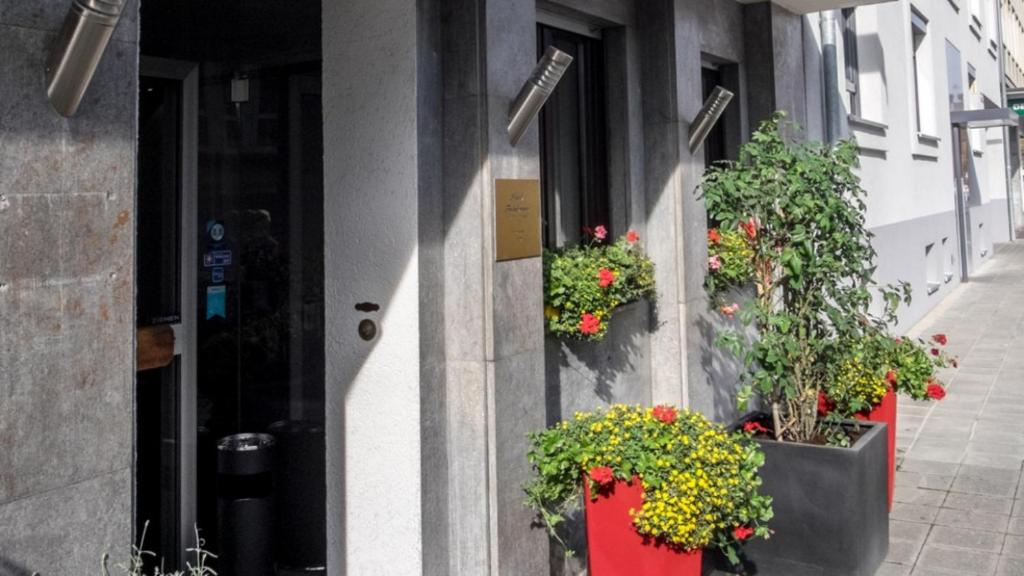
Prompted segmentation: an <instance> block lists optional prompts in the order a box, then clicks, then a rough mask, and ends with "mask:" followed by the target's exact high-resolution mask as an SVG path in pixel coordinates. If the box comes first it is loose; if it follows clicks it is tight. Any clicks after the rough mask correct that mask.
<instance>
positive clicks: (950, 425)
mask: <svg viewBox="0 0 1024 576" xmlns="http://www.w3.org/2000/svg"><path fill="white" fill-rule="evenodd" d="M940 332H941V333H945V334H947V335H948V336H949V340H950V343H949V346H948V350H949V352H950V353H951V354H954V355H956V356H959V358H960V369H959V370H958V371H950V372H949V373H947V374H946V375H944V378H943V379H944V381H945V382H946V383H947V384H948V388H947V392H948V395H947V396H946V398H945V399H944V400H942V401H941V402H936V403H924V402H920V403H919V402H913V401H910V400H907V399H904V398H901V399H900V406H899V416H898V424H897V427H898V431H897V447H898V454H897V462H898V471H897V472H896V494H895V504H894V506H893V511H892V515H891V517H890V549H889V556H888V557H887V559H886V563H885V564H884V565H883V566H882V568H881V569H880V570H879V571H878V573H877V576H931V575H935V576H952V575H957V576H966V575H975V574H976V575H995V576H1010V575H1014V576H1024V483H1022V479H1021V463H1022V462H1024V245H1006V246H1001V247H1000V250H999V252H998V253H997V254H996V255H995V256H994V257H993V259H992V260H991V261H990V262H988V263H987V264H986V265H985V266H984V267H983V269H982V270H981V271H980V273H978V274H977V276H976V277H975V278H974V279H972V281H971V282H970V283H969V284H966V285H963V286H960V287H959V288H958V289H957V291H956V292H955V293H954V294H952V295H951V296H950V297H949V298H947V299H946V301H945V302H943V303H942V304H941V305H940V306H939V307H938V308H937V309H936V310H934V311H933V312H932V313H931V314H929V315H928V316H927V317H926V318H925V319H924V320H922V321H921V322H920V323H919V324H918V325H917V326H915V327H914V329H913V330H912V335H919V336H920V337H922V338H928V337H929V336H930V335H932V334H935V333H940Z"/></svg>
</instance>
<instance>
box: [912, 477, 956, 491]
mask: <svg viewBox="0 0 1024 576" xmlns="http://www.w3.org/2000/svg"><path fill="white" fill-rule="evenodd" d="M953 480H954V477H953V476H945V475H940V474H923V475H922V476H921V478H920V479H919V481H918V483H917V486H918V488H928V489H929V490H949V489H950V487H952V485H953Z"/></svg>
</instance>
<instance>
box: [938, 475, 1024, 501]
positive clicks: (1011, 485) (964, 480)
mask: <svg viewBox="0 0 1024 576" xmlns="http://www.w3.org/2000/svg"><path fill="white" fill-rule="evenodd" d="M950 491H952V492H964V493H967V494H984V495H986V496H1000V497H1003V498H1012V497H1013V496H1014V494H1015V493H1016V491H1017V482H1016V481H1015V480H1004V479H999V478H976V477H972V476H958V477H957V478H956V479H955V480H954V481H953V485H952V486H951V487H950Z"/></svg>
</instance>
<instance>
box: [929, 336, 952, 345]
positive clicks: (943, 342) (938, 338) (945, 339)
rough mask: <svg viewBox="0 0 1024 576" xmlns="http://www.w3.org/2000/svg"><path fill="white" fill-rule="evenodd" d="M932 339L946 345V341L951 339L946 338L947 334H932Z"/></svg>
mask: <svg viewBox="0 0 1024 576" xmlns="http://www.w3.org/2000/svg"><path fill="white" fill-rule="evenodd" d="M932 341H934V342H935V343H936V344H938V345H940V346H945V345H946V342H949V339H948V338H946V335H945V334H934V335H933V336H932Z"/></svg>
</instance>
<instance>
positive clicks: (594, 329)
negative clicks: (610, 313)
mask: <svg viewBox="0 0 1024 576" xmlns="http://www.w3.org/2000/svg"><path fill="white" fill-rule="evenodd" d="M579 328H580V332H582V333H583V334H597V333H598V332H600V331H601V320H600V319H599V318H598V317H597V316H594V315H593V314H590V313H589V312H584V313H583V316H581V317H580V326H579Z"/></svg>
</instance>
